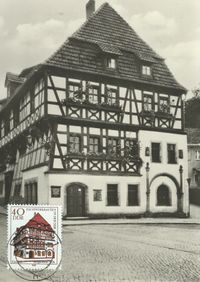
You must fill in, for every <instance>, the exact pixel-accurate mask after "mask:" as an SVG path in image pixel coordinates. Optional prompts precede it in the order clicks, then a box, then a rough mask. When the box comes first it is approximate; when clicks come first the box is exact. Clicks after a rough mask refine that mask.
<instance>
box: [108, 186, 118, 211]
mask: <svg viewBox="0 0 200 282" xmlns="http://www.w3.org/2000/svg"><path fill="white" fill-rule="evenodd" d="M107 204H108V206H118V185H117V184H108V185H107Z"/></svg>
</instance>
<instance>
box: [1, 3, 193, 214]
mask: <svg viewBox="0 0 200 282" xmlns="http://www.w3.org/2000/svg"><path fill="white" fill-rule="evenodd" d="M86 11H87V20H86V22H85V23H84V24H83V25H82V26H81V27H80V29H79V30H77V31H76V32H75V33H74V34H73V35H72V36H71V37H69V38H68V39H67V40H66V41H65V42H64V43H63V45H62V46H61V47H60V48H59V49H58V50H57V51H55V53H54V54H53V55H52V56H51V57H50V58H48V59H47V60H46V61H45V62H43V63H41V64H39V65H37V66H34V67H31V68H28V69H25V70H23V71H22V72H21V73H20V74H19V75H14V74H11V73H8V74H7V77H6V87H7V89H8V98H7V101H6V102H5V103H4V104H3V105H2V108H1V111H0V132H1V133H0V154H1V173H0V179H1V180H0V181H1V183H2V184H1V185H0V188H1V190H0V193H1V194H0V195H1V196H0V197H1V200H2V201H4V203H7V202H9V201H11V202H15V203H16V202H25V203H32V204H36V203H38V204H43V203H45V204H62V205H63V215H64V216H67V217H70V216H71V217H80V216H90V217H100V216H104V217H105V216H106V217H109V216H120V215H123V216H124V215H126V216H130V217H134V216H138V215H149V216H153V215H169V214H171V215H175V216H188V214H189V212H188V211H189V200H188V183H187V178H188V167H187V136H186V134H185V131H184V118H183V117H184V111H183V109H184V97H185V94H186V89H185V88H184V87H183V86H181V85H180V84H179V83H178V82H177V81H176V80H175V78H174V76H173V75H172V73H171V72H170V70H169V69H168V67H167V66H166V64H165V61H164V59H163V58H162V57H160V56H159V55H158V54H157V53H156V52H155V51H154V50H153V49H152V48H151V47H150V46H149V45H147V44H146V43H145V42H144V41H143V40H142V39H141V38H140V37H139V36H138V35H137V33H136V32H135V31H134V30H133V29H132V28H131V27H130V26H129V25H128V23H127V22H126V21H125V20H124V19H123V18H122V17H121V16H120V15H119V14H118V13H117V12H116V11H115V10H114V9H113V8H112V7H111V6H110V5H109V4H108V3H105V4H103V5H102V6H101V7H100V8H99V9H98V10H97V11H96V12H95V2H94V0H90V1H89V2H88V4H87V6H86Z"/></svg>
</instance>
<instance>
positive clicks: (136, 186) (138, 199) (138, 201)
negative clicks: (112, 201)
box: [127, 183, 140, 207]
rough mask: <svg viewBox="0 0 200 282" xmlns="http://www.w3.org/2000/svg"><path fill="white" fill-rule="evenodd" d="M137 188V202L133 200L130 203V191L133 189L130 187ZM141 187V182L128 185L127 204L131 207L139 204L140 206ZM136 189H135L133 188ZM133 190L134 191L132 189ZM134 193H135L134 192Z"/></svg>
mask: <svg viewBox="0 0 200 282" xmlns="http://www.w3.org/2000/svg"><path fill="white" fill-rule="evenodd" d="M133 187H134V188H137V189H136V194H137V197H136V199H137V200H136V202H134V201H133V202H134V203H133V202H132V203H130V200H131V199H130V197H129V195H130V191H131V189H130V188H133ZM139 188H140V186H139V184H137V183H136V184H128V187H127V206H129V207H138V206H140V197H139ZM133 190H134V189H133ZM132 192H133V191H132ZM133 194H134V193H133ZM133 199H135V198H133Z"/></svg>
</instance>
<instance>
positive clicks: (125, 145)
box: [124, 138, 139, 157]
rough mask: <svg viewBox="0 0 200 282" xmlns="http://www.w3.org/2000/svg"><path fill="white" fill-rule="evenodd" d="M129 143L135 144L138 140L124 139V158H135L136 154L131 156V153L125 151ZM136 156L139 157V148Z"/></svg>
mask: <svg viewBox="0 0 200 282" xmlns="http://www.w3.org/2000/svg"><path fill="white" fill-rule="evenodd" d="M127 142H129V144H128V146H127V144H126V143H127ZM130 142H133V143H136V144H137V142H138V140H137V139H136V138H125V140H124V149H125V150H124V156H125V157H129V156H130V157H134V156H136V154H134V152H133V154H131V151H130V150H127V149H128V148H130ZM133 145H134V144H133ZM133 145H132V147H133ZM137 155H139V148H138V152H137Z"/></svg>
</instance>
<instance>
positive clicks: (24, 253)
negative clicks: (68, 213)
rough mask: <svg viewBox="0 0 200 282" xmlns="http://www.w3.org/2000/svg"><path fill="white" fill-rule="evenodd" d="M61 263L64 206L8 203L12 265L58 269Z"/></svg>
mask: <svg viewBox="0 0 200 282" xmlns="http://www.w3.org/2000/svg"><path fill="white" fill-rule="evenodd" d="M60 263H61V207H60V206H49V205H8V267H9V268H11V269H12V270H36V271H38V270H39V271H42V270H47V269H48V270H56V269H58V268H59V267H60Z"/></svg>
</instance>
